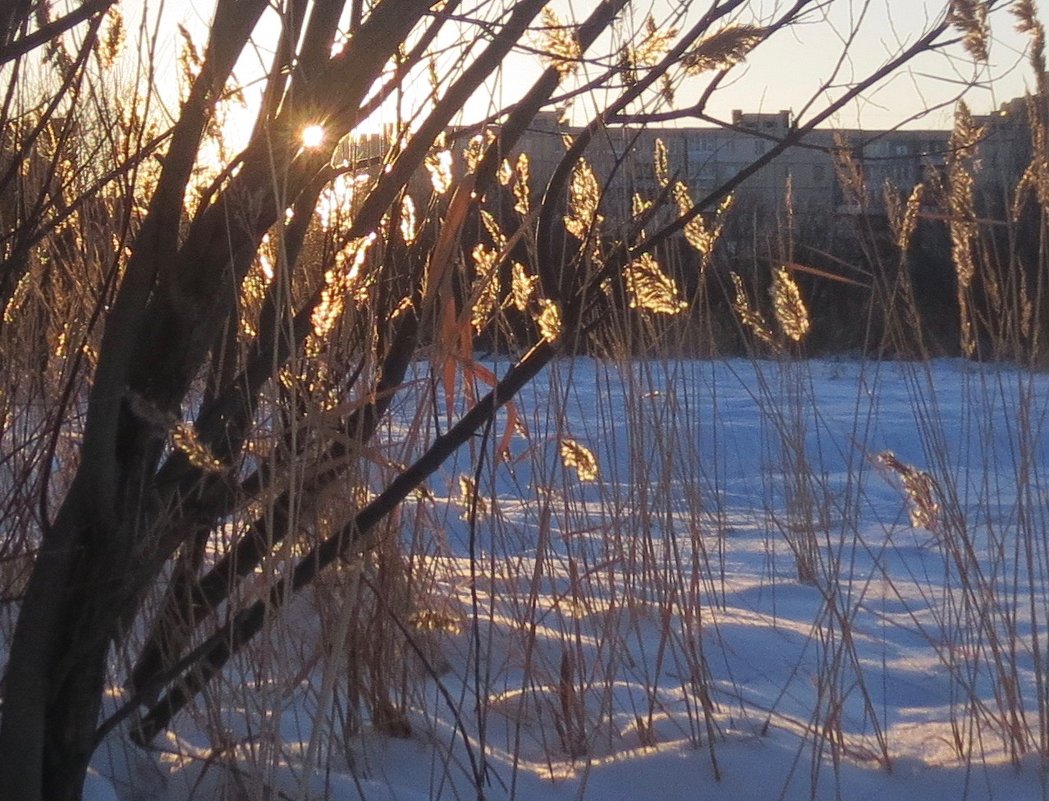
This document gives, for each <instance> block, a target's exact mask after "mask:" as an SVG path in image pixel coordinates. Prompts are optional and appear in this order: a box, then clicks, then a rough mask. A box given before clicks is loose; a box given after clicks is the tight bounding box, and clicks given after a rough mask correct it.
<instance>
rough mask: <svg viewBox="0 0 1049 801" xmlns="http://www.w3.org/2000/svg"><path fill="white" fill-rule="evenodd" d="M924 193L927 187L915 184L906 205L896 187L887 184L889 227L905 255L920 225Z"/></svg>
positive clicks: (886, 197) (886, 205) (886, 202)
mask: <svg viewBox="0 0 1049 801" xmlns="http://www.w3.org/2000/svg"><path fill="white" fill-rule="evenodd" d="M924 193H925V185H924V184H921V183H918V184H915V185H914V188H913V189H912V190H911V194H910V195H909V196H908V198H907V201H906V203H904V202H903V199H902V198H901V197H900V190H899V189H898V188H897V187H896V185H895V184H892V183H890V182H888V181H886V183H885V210H886V212H887V214H888V218H889V226H890V227H891V228H892V235H893V238H894V239H895V240H896V247H898V248H899V249H900V251H901V252H903V253H906V252H907V249H908V248H909V247H910V244H911V237H912V236H914V229H915V228H916V227H917V225H918V213H919V212H920V211H921V204H922V196H923V195H924Z"/></svg>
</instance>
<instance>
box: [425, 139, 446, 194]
mask: <svg viewBox="0 0 1049 801" xmlns="http://www.w3.org/2000/svg"><path fill="white" fill-rule="evenodd" d="M426 171H427V172H429V173H430V183H431V184H432V185H433V191H434V192H436V193H437V194H438V195H443V194H444V193H445V192H447V191H448V190H449V189H451V187H452V153H451V151H450V150H448V149H447V148H442V149H441V150H438V151H436V152H434V153H431V154H430V155H428V156H427V157H426Z"/></svg>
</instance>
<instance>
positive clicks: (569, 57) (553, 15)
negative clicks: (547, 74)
mask: <svg viewBox="0 0 1049 801" xmlns="http://www.w3.org/2000/svg"><path fill="white" fill-rule="evenodd" d="M543 34H544V35H543V37H542V42H541V43H540V52H541V53H542V54H543V59H544V60H545V61H547V62H548V63H549V64H550V65H552V66H553V67H554V68H555V69H556V70H557V73H558V74H559V75H560V76H561V77H562V78H566V77H568V76H569V75H571V74H572V73H573V72H575V69H576V67H577V66H578V65H579V61H580V59H581V58H582V55H583V53H582V50H581V49H580V47H579V39H578V38H577V36H576V29H575V28H574V27H573V26H571V25H566V24H565V23H563V22H562V21H561V18H560V17H559V16H558V15H557V12H556V11H554V10H553V9H552V8H550V7H549V6H547V7H546V8H544V9H543Z"/></svg>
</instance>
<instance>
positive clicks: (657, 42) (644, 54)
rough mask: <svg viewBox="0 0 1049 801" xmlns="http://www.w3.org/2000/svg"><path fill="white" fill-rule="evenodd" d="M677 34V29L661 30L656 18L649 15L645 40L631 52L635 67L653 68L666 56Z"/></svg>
mask: <svg viewBox="0 0 1049 801" xmlns="http://www.w3.org/2000/svg"><path fill="white" fill-rule="evenodd" d="M677 34H678V29H677V28H675V27H669V28H661V27H660V26H658V25H657V24H656V20H655V17H653V16H652V15H651V14H649V15H648V17H646V19H645V35H644V38H643V39H642V40H641V41H640V42H638V44H637V46H636V47H633V48H631V50H630V56H631V61H632V63H633V64H634V66H638V67H651V66H652V65H654V64H655V63H656V62H657V61H659V59H661V58H662V57H663V56H664V55H665V54H666V52H667V50H668V49H669V48H670V45H671V44H672V43H673V41H674V38H675V37H676V36H677Z"/></svg>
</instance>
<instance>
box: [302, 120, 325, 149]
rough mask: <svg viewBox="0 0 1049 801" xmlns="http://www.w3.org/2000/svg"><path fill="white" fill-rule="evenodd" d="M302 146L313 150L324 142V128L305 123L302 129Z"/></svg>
mask: <svg viewBox="0 0 1049 801" xmlns="http://www.w3.org/2000/svg"><path fill="white" fill-rule="evenodd" d="M301 136H302V146H303V147H304V148H306V149H307V150H313V149H314V148H318V147H320V146H321V145H323V144H324V129H323V128H322V127H321V126H319V125H307V126H306V127H305V128H303V129H302V134H301Z"/></svg>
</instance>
